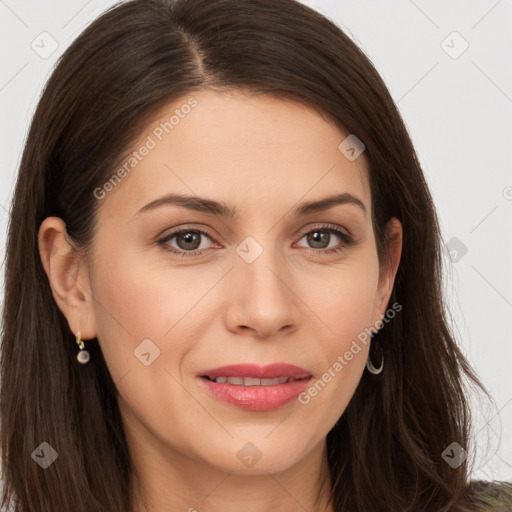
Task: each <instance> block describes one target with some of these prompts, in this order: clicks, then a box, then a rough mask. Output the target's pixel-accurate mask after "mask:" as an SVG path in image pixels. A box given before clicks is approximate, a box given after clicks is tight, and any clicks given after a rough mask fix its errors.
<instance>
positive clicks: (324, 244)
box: [301, 224, 353, 255]
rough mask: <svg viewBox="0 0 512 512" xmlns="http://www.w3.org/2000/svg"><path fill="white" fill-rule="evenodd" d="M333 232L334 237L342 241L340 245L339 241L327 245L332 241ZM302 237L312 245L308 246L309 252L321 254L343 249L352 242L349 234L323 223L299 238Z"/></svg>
mask: <svg viewBox="0 0 512 512" xmlns="http://www.w3.org/2000/svg"><path fill="white" fill-rule="evenodd" d="M333 234H334V235H335V238H336V237H337V238H338V239H340V240H341V241H342V245H341V246H340V243H339V242H338V244H335V245H329V244H330V243H331V242H332V238H333V237H332V235H333ZM303 238H306V241H307V243H308V244H310V245H312V247H311V248H309V249H311V250H310V252H312V253H315V254H322V255H325V254H333V253H337V252H341V251H344V250H345V249H346V248H347V247H348V246H350V245H351V244H352V243H353V238H352V237H351V236H350V235H348V234H346V233H344V232H343V231H341V230H340V229H338V228H337V227H336V226H332V225H330V224H327V225H325V224H324V225H322V226H317V227H315V228H314V229H312V230H309V231H308V232H306V233H305V234H304V235H303V236H302V238H301V240H302V239H303ZM325 249H327V250H325Z"/></svg>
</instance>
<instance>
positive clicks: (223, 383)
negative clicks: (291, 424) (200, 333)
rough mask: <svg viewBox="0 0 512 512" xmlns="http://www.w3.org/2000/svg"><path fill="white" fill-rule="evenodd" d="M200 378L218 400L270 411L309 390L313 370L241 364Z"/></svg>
mask: <svg viewBox="0 0 512 512" xmlns="http://www.w3.org/2000/svg"><path fill="white" fill-rule="evenodd" d="M198 377H200V380H201V382H202V384H203V386H205V388H206V389H207V390H208V391H209V392H210V393H211V395H213V396H214V397H215V398H217V399H218V400H221V401H223V402H227V403H228V404H231V405H235V406H236V407H240V408H243V409H249V410H253V411H267V410H272V409H277V408H279V407H282V406H283V405H285V404H287V403H289V402H291V401H292V400H293V399H294V398H296V397H297V395H298V394H300V393H301V392H302V391H304V390H305V389H306V387H307V386H308V383H309V381H310V380H311V377H312V376H311V373H309V372H308V371H307V370H305V369H304V368H300V367H299V366H294V365H289V364H283V363H276V364H270V365H267V366H257V365H253V364H239V365H231V366H222V367H219V368H213V369H211V370H206V371H205V372H201V373H200V374H199V375H198Z"/></svg>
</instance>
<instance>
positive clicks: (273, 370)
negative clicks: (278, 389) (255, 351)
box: [200, 363, 311, 385]
mask: <svg viewBox="0 0 512 512" xmlns="http://www.w3.org/2000/svg"><path fill="white" fill-rule="evenodd" d="M200 376H201V377H208V378H209V379H210V380H215V379H216V378H217V377H226V378H228V377H239V378H240V377H242V378H253V379H260V380H262V379H277V378H287V379H294V380H299V379H303V378H306V377H310V376H311V373H309V372H308V371H307V370H305V369H304V368H301V367H299V366H294V365H291V364H285V363H274V364H269V365H266V366H257V365H255V364H234V365H230V366H221V367H219V368H213V369H211V370H206V371H204V372H201V374H200ZM249 385H254V384H249Z"/></svg>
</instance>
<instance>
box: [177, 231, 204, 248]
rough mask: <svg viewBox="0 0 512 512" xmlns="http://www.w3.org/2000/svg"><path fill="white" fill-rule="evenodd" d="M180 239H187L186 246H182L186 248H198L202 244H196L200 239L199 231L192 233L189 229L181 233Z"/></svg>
mask: <svg viewBox="0 0 512 512" xmlns="http://www.w3.org/2000/svg"><path fill="white" fill-rule="evenodd" d="M179 239H183V240H184V241H185V247H182V248H184V249H197V247H199V245H200V244H197V243H196V244H195V245H194V242H197V241H198V240H199V234H198V233H192V232H190V231H188V232H187V233H185V234H184V235H181V237H179ZM190 244H192V247H190Z"/></svg>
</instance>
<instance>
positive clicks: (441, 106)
mask: <svg viewBox="0 0 512 512" xmlns="http://www.w3.org/2000/svg"><path fill="white" fill-rule="evenodd" d="M240 3H243V0H240ZM303 3H305V4H307V5H310V6H311V7H314V8H315V9H317V10H318V11H320V12H322V13H324V14H325V15H327V16H328V17H329V18H331V19H332V20H333V21H335V22H336V23H337V24H338V25H339V26H340V27H341V28H342V29H343V30H345V31H346V32H347V34H348V35H349V36H350V37H351V38H352V39H353V40H354V41H355V42H356V43H357V44H358V45H359V46H360V47H361V48H362V49H363V51H364V52H365V53H366V55H367V56H368V57H369V58H370V59H371V61H372V62H373V63H374V65H375V67H376V68H377V70H378V71H379V72H380V74H381V75H382V77H383V78H384V80H385V82H386V84H387V86H388V88H389V90H390V92H391V94H392V96H393V98H394V100H395V102H396V103H397V105H398V108H399V109H400V111H401V114H402V116H403V118H404V120H405V123H406V125H407V128H408V130H409V133H410V134H411V137H412V140H413V142H414V144H415V147H416V149H417V152H418V155H419V158H420V161H421V163H422V166H423V169H424V172H425V175H426V178H427V181H428V183H429V184H430V187H431V190H432V193H433V196H434V200H435V203H436V206H437V209H438V212H439V217H440V220H441V225H442V230H443V237H444V241H445V243H446V246H445V248H446V254H445V260H446V262H447V269H446V272H445V290H446V293H447V297H448V302H449V306H450V310H451V313H452V316H453V326H454V328H455V330H456V333H457V336H458V339H459V341H460V345H461V347H462V349H463V351H464V353H465V354H467V356H468V358H469V360H470V361H471V363H472V364H473V365H474V367H475V368H476V370H477V372H478V374H479V375H480V376H481V378H482V380H483V382H484V384H485V385H486V386H487V388H488V389H489V390H490V391H491V393H492V395H493V397H494V400H495V404H488V403H486V402H481V401H477V400H476V399H473V414H474V421H475V428H474V432H473V436H474V438H475V440H476V442H477V446H478V450H477V452H476V453H477V460H476V468H475V471H474V477H475V478H484V479H499V480H507V481H512V326H511V325H512V270H511V264H512V170H511V167H512V166H511V161H512V158H511V157H512V65H511V64H512V62H511V49H512V1H510V0H498V1H496V0H478V1H477V0H456V1H451V2H446V1H441V0H435V1H432V0H430V1H427V0H416V1H413V0H388V1H387V2H382V1H370V0H316V1H315V0H311V1H307V0H303ZM113 4H114V2H111V1H109V0H89V1H87V0H45V1H41V0H38V1H36V0H24V1H23V2H17V1H15V0H0V63H1V65H0V251H1V253H2V272H1V277H0V284H1V285H2V292H1V296H2V298H3V283H4V275H3V273H4V261H3V260H4V258H3V256H4V254H5V238H6V237H5V231H6V228H7V224H8V211H9V207H10V202H11V198H12V193H13V189H14V183H15V179H16V173H17V169H18V165H19V162H20V158H21V153H22V148H23V143H24V140H25V137H26V133H27V128H28V125H29V122H30V119H31V116H32V113H33V111H34V108H35V106H36V104H37V101H38V98H39V95H40V93H41V88H42V86H43V84H44V83H45V81H46V79H47V78H48V76H49V73H50V71H51V70H52V67H53V65H54V63H55V62H56V60H57V58H58V57H59V55H60V54H61V53H62V52H63V51H64V50H65V49H66V47H67V46H68V45H69V44H70V43H71V41H72V40H73V39H75V38H76V37H77V36H78V35H79V33H80V32H81V31H82V30H83V28H84V27H85V26H86V25H87V24H88V23H90V22H91V21H92V20H93V19H94V18H96V17H97V16H98V15H99V14H100V13H101V12H102V11H103V10H105V9H106V8H108V7H110V6H111V5H113ZM41 41H44V44H43V43H42V42H41ZM43 46H44V50H43ZM44 52H47V53H50V54H49V55H47V54H45V53H44ZM19 228H20V229H23V228H22V226H19ZM418 293H421V290H418ZM410 342H411V343H414V342H415V340H414V339H411V340H410ZM424 363H425V364H428V361H425V362H424ZM27 455H28V454H27Z"/></svg>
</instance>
